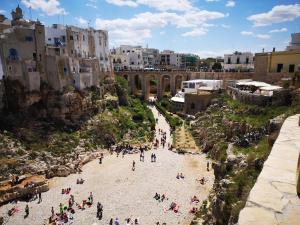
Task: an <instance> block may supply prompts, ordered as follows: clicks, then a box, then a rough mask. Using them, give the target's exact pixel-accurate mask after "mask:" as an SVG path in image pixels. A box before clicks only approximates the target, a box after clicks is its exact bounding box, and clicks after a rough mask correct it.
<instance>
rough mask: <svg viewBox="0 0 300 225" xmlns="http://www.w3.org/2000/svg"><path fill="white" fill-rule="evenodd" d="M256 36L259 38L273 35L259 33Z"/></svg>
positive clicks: (268, 37)
mask: <svg viewBox="0 0 300 225" xmlns="http://www.w3.org/2000/svg"><path fill="white" fill-rule="evenodd" d="M255 37H257V38H259V39H265V40H266V39H270V38H271V35H269V34H258V35H256V36H255Z"/></svg>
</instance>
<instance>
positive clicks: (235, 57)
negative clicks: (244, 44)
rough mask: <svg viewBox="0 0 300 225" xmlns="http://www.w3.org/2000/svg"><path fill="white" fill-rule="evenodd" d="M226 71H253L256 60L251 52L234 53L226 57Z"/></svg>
mask: <svg viewBox="0 0 300 225" xmlns="http://www.w3.org/2000/svg"><path fill="white" fill-rule="evenodd" d="M224 70H225V71H229V72H231V71H253V70H254V58H253V54H252V53H251V52H234V53H233V54H225V55H224Z"/></svg>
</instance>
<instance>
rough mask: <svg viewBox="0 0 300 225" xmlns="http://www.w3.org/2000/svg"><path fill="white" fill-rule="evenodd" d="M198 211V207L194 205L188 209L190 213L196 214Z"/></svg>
mask: <svg viewBox="0 0 300 225" xmlns="http://www.w3.org/2000/svg"><path fill="white" fill-rule="evenodd" d="M197 211H198V209H197V208H196V207H193V208H192V209H191V210H190V213H192V214H196V213H197Z"/></svg>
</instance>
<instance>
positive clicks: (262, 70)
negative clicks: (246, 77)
mask: <svg viewBox="0 0 300 225" xmlns="http://www.w3.org/2000/svg"><path fill="white" fill-rule="evenodd" d="M295 72H300V51H280V52H267V53H257V54H255V74H256V75H258V76H267V75H268V74H271V73H273V74H275V73H277V74H283V73H284V74H294V73H295Z"/></svg>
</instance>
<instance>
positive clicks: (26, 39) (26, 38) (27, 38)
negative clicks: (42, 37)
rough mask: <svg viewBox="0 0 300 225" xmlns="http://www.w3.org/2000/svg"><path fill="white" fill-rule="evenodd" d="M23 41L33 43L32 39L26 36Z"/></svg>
mask: <svg viewBox="0 0 300 225" xmlns="http://www.w3.org/2000/svg"><path fill="white" fill-rule="evenodd" d="M25 41H29V42H32V41H33V38H32V37H30V36H26V37H25Z"/></svg>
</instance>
